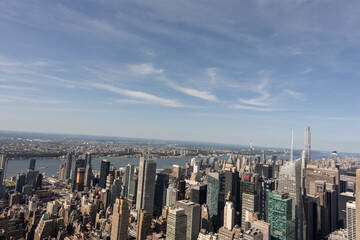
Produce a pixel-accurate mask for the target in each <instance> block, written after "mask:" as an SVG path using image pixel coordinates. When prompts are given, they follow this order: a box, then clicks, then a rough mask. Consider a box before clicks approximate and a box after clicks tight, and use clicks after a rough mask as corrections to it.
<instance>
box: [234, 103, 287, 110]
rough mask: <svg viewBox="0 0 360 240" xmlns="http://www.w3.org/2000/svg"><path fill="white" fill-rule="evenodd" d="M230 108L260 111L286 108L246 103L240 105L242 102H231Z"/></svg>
mask: <svg viewBox="0 0 360 240" xmlns="http://www.w3.org/2000/svg"><path fill="white" fill-rule="evenodd" d="M231 108H235V109H243V110H254V111H261V112H271V111H285V110H286V109H283V108H271V107H269V108H267V107H255V106H248V105H242V104H232V105H231Z"/></svg>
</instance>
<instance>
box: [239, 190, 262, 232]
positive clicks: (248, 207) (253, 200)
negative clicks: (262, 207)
mask: <svg viewBox="0 0 360 240" xmlns="http://www.w3.org/2000/svg"><path fill="white" fill-rule="evenodd" d="M257 211H259V195H258V194H257V193H243V194H242V209H241V227H242V228H243V229H247V227H246V226H247V225H246V223H247V222H248V221H249V219H247V215H249V213H252V214H254V213H255V212H257Z"/></svg>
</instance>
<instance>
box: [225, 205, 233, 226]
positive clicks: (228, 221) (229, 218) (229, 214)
mask: <svg viewBox="0 0 360 240" xmlns="http://www.w3.org/2000/svg"><path fill="white" fill-rule="evenodd" d="M234 223H235V206H234V203H233V202H230V201H227V202H226V203H225V209H224V227H225V228H226V229H227V230H230V231H231V230H232V228H233V226H234Z"/></svg>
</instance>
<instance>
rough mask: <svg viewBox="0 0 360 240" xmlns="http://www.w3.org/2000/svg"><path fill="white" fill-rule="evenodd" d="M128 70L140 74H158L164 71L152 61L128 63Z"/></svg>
mask: <svg viewBox="0 0 360 240" xmlns="http://www.w3.org/2000/svg"><path fill="white" fill-rule="evenodd" d="M129 68H130V70H131V71H133V72H134V73H137V74H141V75H150V74H160V73H162V72H164V70H163V69H161V68H155V67H154V66H153V64H152V63H144V64H138V65H130V66H129Z"/></svg>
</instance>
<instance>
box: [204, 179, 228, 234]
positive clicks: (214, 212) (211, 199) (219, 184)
mask: <svg viewBox="0 0 360 240" xmlns="http://www.w3.org/2000/svg"><path fill="white" fill-rule="evenodd" d="M224 200H225V174H224V173H223V172H210V173H209V174H208V183H207V199H206V203H207V205H208V206H209V211H210V212H209V213H210V218H211V221H212V223H213V225H214V228H215V229H216V230H217V229H219V228H220V225H221V224H222V222H223V217H224V216H223V213H224V206H225V202H224Z"/></svg>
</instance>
